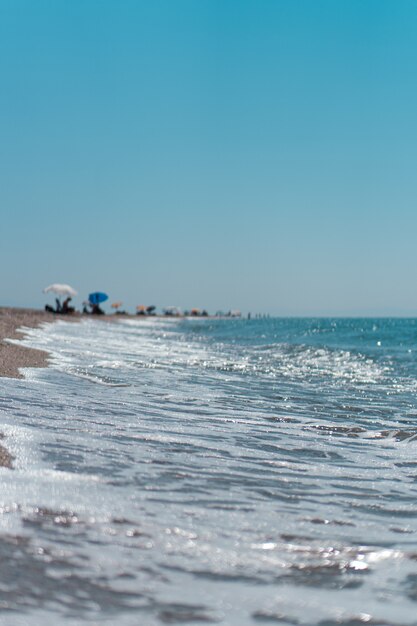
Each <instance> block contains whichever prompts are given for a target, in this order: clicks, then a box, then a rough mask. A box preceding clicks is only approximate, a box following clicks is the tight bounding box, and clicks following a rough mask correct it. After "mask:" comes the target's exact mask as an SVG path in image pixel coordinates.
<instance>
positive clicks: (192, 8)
mask: <svg viewBox="0 0 417 626" xmlns="http://www.w3.org/2000/svg"><path fill="white" fill-rule="evenodd" d="M416 33H417V2H415V1H414V0H390V1H388V0H337V1H335V0H314V1H313V0H303V1H302V0H152V1H149V0H112V1H110V0H71V1H69V0H48V1H47V0H36V2H33V0H0V77H1V88H0V171H1V184H0V207H1V208H0V210H1V246H0V304H2V305H21V306H43V304H44V303H45V301H46V298H45V296H44V295H43V294H42V293H41V290H42V288H43V287H44V286H46V285H48V284H49V283H51V282H67V283H70V284H71V285H73V286H74V287H75V288H76V289H77V290H78V291H79V292H80V298H78V299H77V302H76V304H77V305H79V304H80V303H81V300H82V299H84V297H85V296H86V295H87V294H88V293H89V292H90V291H93V290H104V291H107V292H108V293H109V295H110V298H111V300H119V299H120V300H123V301H124V302H125V303H126V305H127V306H128V307H132V308H133V307H134V306H135V305H136V304H141V303H145V304H156V305H158V306H160V307H162V306H164V305H179V306H183V307H192V306H198V307H206V308H208V309H209V310H211V311H213V310H216V309H228V308H240V309H242V310H243V311H252V312H255V311H263V312H269V313H271V314H278V315H343V314H346V315H352V314H353V315H378V314H380V315H387V314H399V315H415V314H416V313H417V290H416V285H415V283H416V281H415V273H416V268H417V245H416V236H417V210H416V199H417V175H416V156H417V123H416V111H417V74H416V67H417V37H416Z"/></svg>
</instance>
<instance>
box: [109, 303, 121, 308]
mask: <svg viewBox="0 0 417 626" xmlns="http://www.w3.org/2000/svg"><path fill="white" fill-rule="evenodd" d="M122 304H123V302H113V303H112V304H111V305H110V306H111V308H112V309H118V308H119V307H121V306H122Z"/></svg>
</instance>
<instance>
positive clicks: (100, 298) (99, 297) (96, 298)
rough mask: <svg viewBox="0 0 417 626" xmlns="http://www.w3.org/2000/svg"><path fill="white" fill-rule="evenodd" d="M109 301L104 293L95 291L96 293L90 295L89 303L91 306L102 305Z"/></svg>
mask: <svg viewBox="0 0 417 626" xmlns="http://www.w3.org/2000/svg"><path fill="white" fill-rule="evenodd" d="M108 299H109V296H108V295H107V294H106V293H103V292H102V291H94V293H90V295H89V296H88V301H89V303H90V304H100V303H101V302H105V301H106V300H108Z"/></svg>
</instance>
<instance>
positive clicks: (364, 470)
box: [0, 318, 417, 626]
mask: <svg viewBox="0 0 417 626" xmlns="http://www.w3.org/2000/svg"><path fill="white" fill-rule="evenodd" d="M28 332H29V334H28V337H27V338H26V339H25V340H24V341H23V343H24V344H26V345H30V346H33V347H37V348H42V349H46V350H48V351H50V353H51V367H50V368H49V369H46V370H27V372H26V375H27V377H26V379H25V380H10V379H0V390H1V394H0V417H1V422H2V424H3V425H4V426H2V430H3V431H4V433H5V434H6V437H7V438H6V445H7V447H8V448H9V449H10V450H11V451H12V452H13V454H14V455H15V457H16V461H15V466H16V469H15V470H14V471H10V470H7V469H0V473H1V485H2V489H1V496H0V555H2V556H3V563H5V562H6V560H7V563H8V565H7V567H6V568H1V569H0V623H4V624H11V625H13V624H16V625H18V624H26V623H28V621H27V620H28V619H30V622H31V623H45V624H56V623H57V622H58V623H59V622H60V621H62V622H64V621H65V623H66V624H72V623H73V624H79V623H81V622H86V623H88V622H91V623H94V624H95V623H103V622H104V623H109V624H114V623H117V624H122V625H129V624H132V625H133V624H135V625H136V624H144V625H150V626H152V625H154V624H155V625H160V624H194V623H195V624H199V623H218V624H226V625H231V626H235V625H236V626H244V625H246V624H258V623H259V624H260V623H271V624H273V623H277V624H284V625H285V624H300V625H308V626H315V625H320V626H330V625H336V624H343V625H344V626H348V625H355V626H356V625H358V624H374V625H376V624H390V625H393V626H394V625H395V626H397V625H398V626H401V625H403V626H404V625H407V626H409V625H411V624H417V617H416V616H417V612H416V608H417V604H416V600H417V543H416V531H417V506H416V503H415V498H416V485H417V483H416V481H417V454H416V452H417V422H416V418H417V401H416V400H417V398H416V390H417V351H416V338H417V321H416V320H400V319H395V320H394V319H393V320H389V319H384V320H377V319H375V320H371V319H367V320H360V319H355V320H353V319H351V320H348V319H347V320H341V319H337V320H331V319H329V320H323V319H317V320H314V319H267V320H256V319H255V320H250V321H249V320H174V319H166V320H165V319H157V318H154V319H146V320H135V319H126V320H121V321H120V322H119V323H114V324H110V323H104V322H102V321H92V320H88V321H84V322H82V323H81V324H69V323H65V322H62V321H61V322H58V323H56V324H53V325H46V326H44V327H43V328H39V329H31V330H29V331H28Z"/></svg>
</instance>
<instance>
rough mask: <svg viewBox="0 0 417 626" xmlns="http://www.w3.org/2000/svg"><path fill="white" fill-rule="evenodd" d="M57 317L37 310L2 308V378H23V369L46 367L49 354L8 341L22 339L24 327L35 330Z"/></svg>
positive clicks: (0, 363)
mask: <svg viewBox="0 0 417 626" xmlns="http://www.w3.org/2000/svg"><path fill="white" fill-rule="evenodd" d="M54 320H55V317H54V316H52V315H51V314H48V313H45V312H43V311H39V310H36V309H18V308H12V307H1V308H0V376H6V377H8V378H23V375H22V374H21V372H20V371H19V370H20V368H23V367H46V366H47V358H48V354H47V353H46V352H42V351H40V350H32V349H30V348H24V347H23V346H17V345H15V344H13V343H10V342H8V341H7V339H21V338H22V333H24V331H22V330H21V329H22V328H24V327H28V328H33V327H35V326H38V325H39V324H41V323H43V322H52V321H54Z"/></svg>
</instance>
